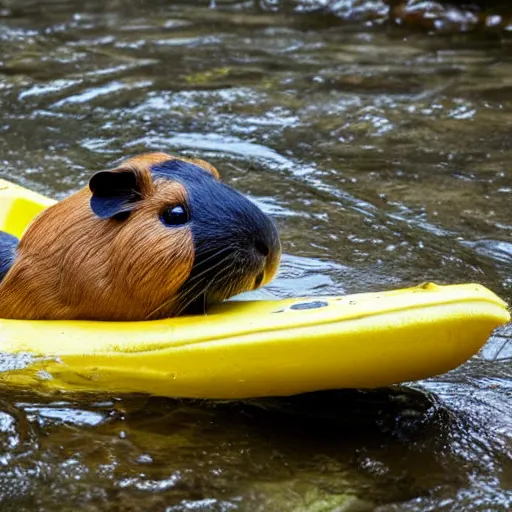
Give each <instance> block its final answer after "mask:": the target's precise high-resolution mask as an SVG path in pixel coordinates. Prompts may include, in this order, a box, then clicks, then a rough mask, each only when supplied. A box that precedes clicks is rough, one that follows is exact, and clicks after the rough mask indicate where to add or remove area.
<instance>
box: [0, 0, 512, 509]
mask: <svg viewBox="0 0 512 512" xmlns="http://www.w3.org/2000/svg"><path fill="white" fill-rule="evenodd" d="M390 3H392V4H393V9H394V11H392V15H393V16H392V17H394V18H393V19H394V23H393V24H387V23H385V20H387V19H388V15H389V8H388V6H386V3H385V2H379V1H376V2H369V1H361V2H358V1H343V2H320V1H318V2H315V1H312V2H302V3H301V2H292V1H286V2H285V1H282V2H279V1H276V2H270V1H269V2H253V3H251V2H246V3H243V2H235V1H217V2H216V7H215V8H210V6H209V2H206V1H205V2H200V1H197V2H190V1H189V2H165V1H163V0H160V1H158V0H150V1H144V2H142V1H140V2H137V1H131V2H130V1H119V0H103V1H102V2H99V1H95V0H88V1H87V2H78V1H76V0H75V1H73V0H45V1H38V2H36V1H26V0H23V1H16V2H14V1H12V0H0V104H1V109H2V116H1V118H0V134H1V135H0V161H1V162H2V166H1V168H0V176H1V177H7V178H10V179H13V180H15V181H17V182H19V183H22V184H24V185H25V186H29V187H31V188H34V189H37V190H39V191H41V192H43V193H45V194H48V195H51V196H54V197H57V198H60V197H63V196H64V195H66V194H68V193H69V192H71V191H74V190H76V189H77V188H79V187H80V186H82V185H84V184H85V183H86V180H87V177H88V175H89V172H90V171H91V170H97V169H100V168H104V167H105V166H110V165H112V164H113V163H115V162H116V161H118V160H119V159H121V158H122V157H124V156H125V155H127V154H132V153H136V152H141V151H148V150H167V151H171V152H172V151H176V152H180V153H182V154H185V155H192V154H194V155H196V156H199V157H202V158H206V159H208V160H210V161H212V163H213V164H215V165H216V166H217V167H218V168H219V169H220V170H221V173H222V175H223V178H224V179H225V180H226V181H227V182H228V183H230V184H232V185H234V186H235V187H237V188H238V189H240V190H242V191H243V192H245V193H246V194H248V195H249V196H250V197H251V198H252V199H253V200H255V201H256V202H257V203H258V204H260V205H261V206H262V207H263V208H264V209H265V210H266V211H268V212H269V213H271V214H272V215H274V216H275V218H276V219H277V221H278V223H279V225H280V229H281V232H282V238H283V244H284V250H285V253H286V254H285V257H284V261H283V265H282V269H281V271H280V274H279V276H278V278H277V279H276V281H275V282H274V283H273V284H272V285H271V286H269V287H268V288H267V289H265V290H262V291H260V292H258V293H257V294H253V296H254V297H265V298H268V297H289V296H294V295H305V294H315V293H318V294H340V293H351V292H358V291H368V290H378V289H383V288H391V287H399V286H410V285H413V284H418V283H420V282H423V281H437V282H467V281H473V280H475V281H478V282H481V283H482V284H484V285H486V286H488V287H489V288H491V289H492V290H494V291H495V292H497V293H498V294H499V295H501V296H502V297H503V298H504V299H505V300H508V301H511V300H512V291H511V290H512V276H511V271H510V269H511V265H510V264H511V261H512V238H511V232H512V223H511V211H512V210H511V197H512V177H511V174H510V170H509V162H510V161H512V158H511V157H512V155H511V151H512V144H511V142H510V130H511V128H512V105H511V103H510V99H509V98H510V91H511V87H512V61H511V59H510V53H509V51H508V48H509V45H508V42H507V31H506V30H505V29H506V28H507V26H508V25H507V24H508V23H509V20H510V17H508V18H507V13H506V11H504V10H503V9H502V8H501V10H500V6H499V5H498V7H497V8H496V10H494V11H492V12H491V11H486V12H485V13H483V14H482V13H477V14H474V12H473V11H468V10H462V9H459V8H456V7H453V6H452V7H451V8H450V9H452V10H451V11H448V10H447V9H448V8H447V7H443V6H437V4H435V3H430V4H432V5H431V8H432V9H433V8H434V7H435V9H437V10H435V9H434V11H435V15H432V16H430V17H429V16H424V12H422V9H424V8H425V5H424V4H426V2H390ZM405 4H408V5H407V6H406V7H404V5H405ZM434 4H435V5H434ZM496 4H499V2H496ZM319 7H321V8H319ZM493 16H494V18H493ZM496 16H499V17H500V21H499V23H498V18H496ZM349 18H350V19H349ZM353 19H355V20H357V22H356V23H354V22H353V21H352V20H353ZM436 19H437V20H444V21H443V23H440V22H437V24H435V23H434V24H433V25H432V20H436ZM369 20H373V22H370V21H369ZM425 20H427V21H425ZM428 20H430V21H428ZM472 20H473V21H472ZM475 20H476V21H475ZM407 23H409V24H407ZM411 23H412V25H410V24H411ZM479 23H480V24H482V26H484V25H486V26H487V29H486V30H483V29H481V30H477V31H473V32H472V31H470V29H471V28H475V24H479ZM432 28H435V29H436V30H435V31H434V32H432V31H430V29H432ZM425 29H426V30H425ZM498 29H500V30H501V31H500V32H498ZM448 30H450V31H451V32H450V33H451V34H452V35H451V36H450V37H448V36H447V31H448ZM453 34H457V35H453ZM511 337H512V330H511V329H510V326H508V327H505V328H503V329H501V330H499V331H498V332H496V334H495V336H494V337H493V338H492V339H491V340H490V341H489V343H488V344H487V346H486V347H485V349H484V350H483V351H482V352H481V354H479V355H478V356H476V357H475V358H473V359H472V360H471V361H470V362H468V363H467V364H466V365H464V366H463V367H462V368H459V369H457V370H455V371H453V372H451V373H450V374H449V375H445V376H441V377H438V378H434V379H430V380H428V381H425V382H422V383H419V384H417V385H416V386H415V387H414V388H396V389H391V390H379V391H375V392H367V393H363V392H341V391H338V392H329V393H318V394H313V395H312V396H310V395H306V396H302V397H294V398H290V399H280V400H277V399H276V400H265V401H256V402H250V403H243V404H224V403H223V404H218V403H216V404H200V403H197V402H182V401H172V400H163V399H156V398H151V399H148V398H145V397H129V398H123V399H119V398H118V397H110V396H108V397H94V401H93V400H92V399H91V398H90V397H88V398H87V397H86V398H83V399H73V400H71V399H70V398H69V397H63V400H62V401H61V402H55V399H52V400H50V399H47V400H46V399H44V398H42V397H34V396H33V395H30V394H27V395H25V396H13V395H12V393H9V392H7V391H6V390H5V391H4V392H3V394H2V395H1V396H0V448H1V449H0V503H1V510H2V511H4V510H5V511H8V510H13V511H24V510H27V511H28V510H75V509H77V508H82V509H84V510H87V511H89V510H91V511H93V510H112V511H117V510H169V511H171V510H172V511H178V510H179V511H181V510H200V511H229V510H248V511H249V510H250V511H254V510H261V511H274V510H275V511H276V512H277V511H279V512H281V511H283V512H284V511H294V512H299V511H314V512H317V511H318V512H323V511H332V510H340V511H341V510H343V511H345V510H350V511H366V510H379V511H381V512H382V511H386V512H388V511H399V510H400V511H403V510H405V511H416V510H422V511H424V510H432V511H434V510H435V511H438V510H446V511H448V510H464V511H473V510H474V511H477V510H478V511H480V510H493V511H499V510H509V509H510V508H512V498H511V497H510V496H511V489H512V462H511V460H512V435H511V429H510V425H512V412H511V411H512V398H511V397H512V388H511V385H510V382H511V381H512V369H511V362H512V349H511V346H512V343H510V339H511ZM11 363H12V361H11ZM2 364H7V362H4V361H2ZM20 364H21V363H20Z"/></svg>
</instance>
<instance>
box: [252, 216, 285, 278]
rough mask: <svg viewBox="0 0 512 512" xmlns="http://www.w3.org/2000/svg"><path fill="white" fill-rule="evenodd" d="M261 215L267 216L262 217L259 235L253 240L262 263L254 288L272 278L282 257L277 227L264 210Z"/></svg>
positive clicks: (255, 250) (254, 248)
mask: <svg viewBox="0 0 512 512" xmlns="http://www.w3.org/2000/svg"><path fill="white" fill-rule="evenodd" d="M260 215H262V216H264V217H265V218H264V219H260V222H262V225H261V227H260V229H259V234H258V235H259V236H256V237H255V238H253V242H252V247H253V251H254V253H255V254H256V257H257V258H258V259H259V260H260V265H261V270H260V272H258V274H257V275H256V278H255V282H254V288H259V287H260V286H262V285H264V284H267V283H268V282H270V281H271V280H272V278H273V277H274V275H275V274H276V272H277V268H278V266H279V262H280V259H281V243H280V241H279V234H278V232H277V228H276V226H275V225H274V223H273V222H272V221H271V220H270V219H269V218H268V217H266V216H265V215H264V214H263V212H261V213H260Z"/></svg>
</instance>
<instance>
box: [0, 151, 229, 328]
mask: <svg viewBox="0 0 512 512" xmlns="http://www.w3.org/2000/svg"><path fill="white" fill-rule="evenodd" d="M171 158H174V157H171V156H170V155H167V154H165V153H151V154H147V155H142V156H139V157H135V158H132V159H130V160H127V161H125V162H123V163H122V164H121V166H120V167H119V168H118V169H117V170H122V169H123V168H126V167H127V166H129V167H131V168H132V169H136V172H137V178H138V182H139V183H141V191H142V196H143V200H142V201H140V202H139V203H137V207H136V208H135V211H133V213H132V214H131V217H130V222H127V223H123V222H119V221H117V220H114V219H110V220H101V219H100V218H98V217H97V216H95V214H94V213H93V212H92V211H91V209H90V207H89V200H90V197H91V192H90V191H89V189H83V190H81V191H79V192H77V193H76V194H73V195H71V196H70V197H68V198H67V199H64V200H63V201H61V202H59V203H57V204H55V205H54V206H51V207H50V208H48V209H47V210H45V211H44V212H43V213H42V214H41V215H40V216H39V217H38V218H37V219H36V220H35V221H34V222H33V223H32V225H31V226H30V227H29V228H28V230H27V231H26V233H25V235H24V236H23V238H22V240H21V241H20V244H19V246H18V251H17V258H16V260H15V262H14V264H13V266H12V267H11V269H10V270H9V272H8V273H7V275H6V277H5V278H4V280H3V281H2V282H1V283H0V318H23V319H34V318H37V319H72V318H80V319H96V320H137V319H143V318H146V317H147V316H148V315H150V314H151V313H152V312H153V311H154V310H155V309H156V308H158V307H159V305H161V304H162V303H164V302H165V301H166V299H167V298H169V297H171V296H173V294H175V293H176V292H177V290H178V289H179V288H180V286H181V285H182V284H183V282H184V281H185V280H186V278H187V276H188V275H189V273H190V270H191V268H192V265H193V261H194V248H193V243H192V234H191V232H190V230H189V229H187V228H183V229H179V230H177V231H176V232H175V233H174V234H173V236H172V237H169V231H168V230H167V229H166V227H165V226H163V225H162V224H161V223H158V222H155V221H154V219H155V218H157V216H158V215H159V213H160V209H161V208H162V205H164V204H166V203H169V201H176V202H180V201H184V200H186V196H187V191H186V190H185V188H184V187H183V186H182V185H180V184H178V183H176V182H169V181H165V180H156V181H155V182H153V180H152V177H151V173H150V167H151V166H152V165H154V164H157V163H160V162H164V161H166V160H169V159H171ZM182 160H185V161H189V162H192V163H195V164H196V165H199V166H201V167H203V168H204V169H206V170H207V171H209V172H211V173H212V174H213V175H214V176H215V177H217V178H218V177H219V174H218V172H217V170H216V169H215V168H214V167H213V166H211V165H210V164H208V163H207V162H204V161H202V160H197V159H185V158H184V159H182ZM91 283H93V285H91ZM166 313H169V311H166V310H163V311H160V314H159V316H164V315H165V314H166Z"/></svg>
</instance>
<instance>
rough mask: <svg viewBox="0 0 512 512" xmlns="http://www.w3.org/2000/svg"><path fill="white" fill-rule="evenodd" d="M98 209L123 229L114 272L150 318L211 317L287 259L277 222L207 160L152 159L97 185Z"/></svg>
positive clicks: (103, 174) (105, 176)
mask: <svg viewBox="0 0 512 512" xmlns="http://www.w3.org/2000/svg"><path fill="white" fill-rule="evenodd" d="M89 188H90V192H91V197H90V208H91V210H92V212H93V213H94V215H95V216H96V217H97V218H99V219H101V220H102V221H103V222H104V223H107V224H109V223H110V224H115V226H116V228H117V230H116V232H115V237H114V239H113V241H112V247H111V255H112V259H111V262H110V264H111V265H112V271H111V272H116V273H117V274H118V277H119V279H120V280H122V281H123V283H122V285H121V283H119V288H120V289H126V288H128V290H127V291H128V295H129V296H132V297H136V296H138V295H140V293H142V294H143V295H144V296H143V297H140V299H139V302H141V303H144V304H145V308H144V311H143V316H144V318H146V319H148V318H162V317H169V316H176V315H179V314H183V313H195V312H203V311H205V309H206V307H207V306H208V305H209V304H210V303H212V302H218V301H222V300H225V299H227V298H229V297H231V296H233V295H236V294H238V293H241V292H245V291H249V290H253V289H256V288H258V287H260V286H262V285H264V284H266V283H268V282H269V281H270V280H271V279H272V278H273V277H274V275H275V273H276V271H277V268H278V265H279V260H280V254H281V246H280V242H279V236H278V233H277V229H276V227H275V225H274V223H273V222H272V221H271V219H270V218H269V217H267V216H266V215H265V214H264V213H263V212H262V211H261V210H260V209H259V208H258V207H257V206H256V205H255V204H254V203H253V202H251V201H250V200H249V199H247V198H246V197H245V196H243V195H242V194H240V193H239V192H237V191H236V190H234V189H233V188H231V187H229V186H227V185H226V184H224V183H222V182H221V181H220V180H219V175H218V172H217V170H216V169H215V168H214V167H212V166H211V165H210V164H208V163H206V162H204V161H201V160H184V159H177V158H173V157H170V156H168V155H165V154H151V155H146V156H144V157H142V158H141V157H139V158H135V159H131V160H128V161H127V162H125V163H124V164H122V165H121V166H120V167H119V168H117V169H114V170H107V171H100V172H98V173H96V174H95V175H94V176H93V177H92V178H91V180H90V183H89Z"/></svg>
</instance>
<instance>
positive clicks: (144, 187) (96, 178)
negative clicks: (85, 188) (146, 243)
mask: <svg viewBox="0 0 512 512" xmlns="http://www.w3.org/2000/svg"><path fill="white" fill-rule="evenodd" d="M148 180H149V182H148ZM151 185H152V179H151V175H150V173H149V172H148V171H147V170H143V169H140V168H137V167H120V168H118V169H114V170H107V171H99V172H97V173H96V174H94V175H93V176H92V178H91V179H90V180H89V189H90V191H91V192H92V196H91V201H90V205H91V210H92V211H93V212H94V213H95V214H96V215H97V216H98V217H99V218H100V219H111V218H113V217H116V216H117V215H120V214H123V213H129V212H131V211H132V210H133V208H134V207H135V204H136V203H137V201H139V200H141V199H142V198H143V197H144V196H145V195H146V193H147V192H148V187H151Z"/></svg>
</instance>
